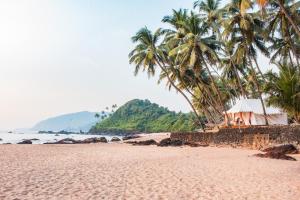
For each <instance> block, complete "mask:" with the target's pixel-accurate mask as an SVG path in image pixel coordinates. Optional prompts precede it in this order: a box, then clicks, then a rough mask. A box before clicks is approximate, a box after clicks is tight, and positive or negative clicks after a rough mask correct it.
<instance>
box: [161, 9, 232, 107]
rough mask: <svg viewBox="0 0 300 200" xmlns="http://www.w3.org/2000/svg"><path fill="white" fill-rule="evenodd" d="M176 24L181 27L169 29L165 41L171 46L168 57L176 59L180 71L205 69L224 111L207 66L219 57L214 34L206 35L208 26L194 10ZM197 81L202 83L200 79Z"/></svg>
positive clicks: (223, 105) (223, 104)
mask: <svg viewBox="0 0 300 200" xmlns="http://www.w3.org/2000/svg"><path fill="white" fill-rule="evenodd" d="M178 24H180V25H181V28H180V29H179V30H173V31H169V32H170V33H172V34H169V37H168V38H166V41H165V42H166V43H167V44H169V45H170V46H171V47H172V48H171V49H172V50H170V52H169V57H171V58H172V59H174V60H176V63H178V66H179V68H180V71H182V72H184V71H186V70H187V69H190V70H193V71H194V72H195V73H196V74H198V73H199V72H200V71H201V70H203V69H205V70H206V71H207V73H208V75H209V77H210V80H211V83H212V86H213V90H214V91H215V92H216V94H217V99H218V101H219V104H220V105H221V107H222V111H224V112H226V108H225V103H224V102H223V101H222V97H221V93H220V91H219V89H218V87H217V85H216V83H215V80H214V76H213V75H212V73H211V71H210V68H209V65H214V64H216V63H217V62H218V59H219V58H218V55H217V52H216V51H217V49H218V48H219V42H218V41H216V36H214V35H207V33H208V27H207V26H206V25H204V24H203V23H202V20H201V19H200V18H199V17H198V16H197V15H196V14H195V13H194V12H191V13H190V14H189V16H187V17H186V19H185V20H184V21H180V22H178ZM202 25H203V26H202ZM179 31H180V33H184V34H180V36H181V37H178V35H179V34H178V32H179ZM198 81H199V82H200V83H201V84H203V83H202V81H201V79H199V80H198ZM207 92H208V93H210V92H209V91H207ZM210 96H212V95H210Z"/></svg>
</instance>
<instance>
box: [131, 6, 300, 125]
mask: <svg viewBox="0 0 300 200" xmlns="http://www.w3.org/2000/svg"><path fill="white" fill-rule="evenodd" d="M220 2H221V1H220V0H198V1H196V2H195V3H194V9H192V10H187V9H179V10H173V11H172V13H171V14H170V15H166V16H165V17H163V18H162V23H164V24H165V25H167V26H166V27H168V28H164V29H163V28H159V29H158V30H157V31H155V32H152V31H150V30H149V29H148V28H147V27H144V28H141V29H140V30H139V31H138V32H137V33H136V35H135V36H133V37H132V41H133V43H134V44H136V46H135V48H134V49H133V50H132V51H131V52H130V54H129V62H130V63H131V64H134V66H135V75H137V74H138V73H139V72H140V71H145V72H147V73H148V75H149V76H154V75H155V72H156V71H159V83H160V82H161V81H162V80H166V82H167V85H168V87H169V88H170V89H172V88H173V89H175V90H176V91H177V92H178V93H180V94H181V95H182V96H183V97H184V98H185V99H186V101H187V102H188V104H189V105H190V106H191V109H192V111H193V112H194V114H195V116H196V117H197V119H198V124H199V125H201V126H202V128H203V127H204V126H203V125H204V124H205V123H207V122H211V123H220V122H221V121H223V118H224V114H225V115H227V113H226V110H227V109H228V108H229V107H230V106H231V105H233V104H234V103H235V102H236V101H237V100H238V99H240V98H258V99H260V101H261V103H262V105H263V108H264V112H265V106H264V103H263V102H264V100H263V98H264V97H268V99H267V100H268V101H267V102H268V103H269V104H272V105H275V106H278V107H280V108H282V109H284V110H286V111H287V112H288V113H289V114H290V116H291V117H292V118H294V119H296V120H298V121H299V120H300V119H299V102H300V101H299V92H300V91H299V83H300V82H299V81H300V78H299V76H300V65H299V57H300V34H299V27H300V2H297V1H292V0H270V1H267V0H261V1H251V0H232V1H231V2H230V3H228V4H227V5H224V6H223V7H220V5H221V4H220ZM255 4H258V5H259V6H260V9H257V8H256V7H255ZM259 56H265V57H267V58H268V59H269V61H270V63H277V66H278V67H277V69H278V70H279V73H274V72H272V71H269V72H267V73H265V74H264V73H263V71H262V70H261V67H262V66H260V63H259V61H258V57H259ZM286 71H288V72H286ZM288 75H289V78H290V79H291V80H290V82H288V79H287V76H288ZM291 87H292V88H291ZM276 97H277V98H276ZM201 116H205V119H206V121H203V117H201ZM265 116H266V112H265ZM265 120H266V124H268V121H267V117H266V118H265Z"/></svg>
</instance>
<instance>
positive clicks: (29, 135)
mask: <svg viewBox="0 0 300 200" xmlns="http://www.w3.org/2000/svg"><path fill="white" fill-rule="evenodd" d="M92 137H106V139H107V140H108V141H110V140H111V138H112V137H114V136H108V135H86V134H57V135H56V134H40V133H38V132H35V131H26V132H22V133H14V132H12V133H9V132H0V144H5V143H11V144H17V143H19V142H22V141H23V140H32V143H33V144H43V143H47V142H56V141H59V140H62V139H65V138H72V139H75V140H84V139H87V138H92ZM118 137H120V136H118Z"/></svg>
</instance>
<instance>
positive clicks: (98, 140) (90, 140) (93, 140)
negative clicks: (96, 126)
mask: <svg viewBox="0 0 300 200" xmlns="http://www.w3.org/2000/svg"><path fill="white" fill-rule="evenodd" d="M107 142H108V141H107V139H106V138H105V137H100V138H96V137H94V138H87V139H85V140H83V141H78V143H83V144H91V143H107Z"/></svg>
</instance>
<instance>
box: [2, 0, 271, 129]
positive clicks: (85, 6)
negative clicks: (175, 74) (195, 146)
mask: <svg viewBox="0 0 300 200" xmlns="http://www.w3.org/2000/svg"><path fill="white" fill-rule="evenodd" d="M192 4H193V1H192V0H126V1H121V0H105V1H104V0H1V1H0V25H1V29H0V130H8V129H14V128H28V127H32V126H33V125H34V124H35V123H36V122H38V121H40V120H42V119H45V118H48V117H51V116H56V115H59V114H64V113H70V112H79V111H86V110H87V111H101V110H102V109H103V108H105V107H106V106H110V105H112V104H115V103H116V104H118V105H122V104H124V103H126V102H127V101H129V100H131V99H135V98H140V99H149V100H151V101H153V102H155V103H158V104H160V105H162V106H166V107H168V108H170V109H171V110H176V111H180V110H182V111H184V112H187V111H189V110H190V109H189V107H188V105H187V103H186V102H185V101H184V100H183V98H182V97H181V96H180V95H177V94H176V93H175V92H168V91H167V89H166V87H165V85H163V84H161V85H157V78H152V79H150V80H149V79H148V78H147V76H146V75H142V74H140V75H139V76H138V77H134V76H133V69H134V67H133V66H130V65H129V64H128V53H129V52H130V50H131V49H132V47H133V45H132V43H131V41H130V37H131V36H132V35H134V34H135V32H136V31H137V30H138V29H140V28H141V27H143V26H148V27H149V28H150V29H155V28H158V27H160V26H162V24H161V22H160V21H161V19H162V17H163V16H164V15H167V14H170V13H171V10H172V9H173V8H175V9H177V8H180V7H182V8H192ZM263 63H265V65H266V63H267V62H263Z"/></svg>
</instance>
